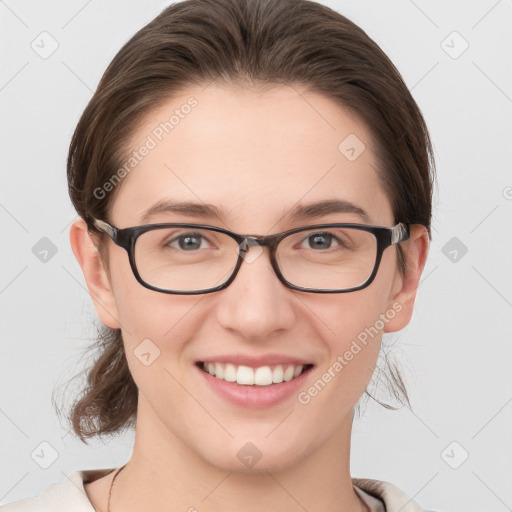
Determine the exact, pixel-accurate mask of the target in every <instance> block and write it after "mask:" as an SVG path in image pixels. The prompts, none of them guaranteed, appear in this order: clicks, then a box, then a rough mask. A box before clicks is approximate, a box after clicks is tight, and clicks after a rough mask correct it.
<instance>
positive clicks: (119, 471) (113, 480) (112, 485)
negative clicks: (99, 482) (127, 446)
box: [107, 463, 128, 512]
mask: <svg viewBox="0 0 512 512" xmlns="http://www.w3.org/2000/svg"><path fill="white" fill-rule="evenodd" d="M126 464H128V463H126ZM126 464H125V465H124V466H122V467H120V468H119V469H118V470H117V471H116V474H115V475H114V478H112V483H111V484H110V491H109V492H108V502H107V512H110V495H111V494H112V488H113V487H114V482H115V480H116V478H117V476H118V475H119V473H121V471H122V470H123V469H124V468H125V467H126Z"/></svg>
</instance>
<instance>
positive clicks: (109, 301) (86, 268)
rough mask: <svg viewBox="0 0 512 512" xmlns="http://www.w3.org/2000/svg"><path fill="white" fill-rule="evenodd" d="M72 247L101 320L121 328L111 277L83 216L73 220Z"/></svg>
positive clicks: (112, 326) (108, 325)
mask: <svg viewBox="0 0 512 512" xmlns="http://www.w3.org/2000/svg"><path fill="white" fill-rule="evenodd" d="M69 240H70V242H71V248H72V249H73V253H74V255H75V258H76V259H77V261H78V264H79V265H80V267H81V268H82V272H83V274H84V277H85V281H86V283H87V288H88V290H89V293H90V295H91V298H92V301H93V303H94V307H95V309H96V313H97V314H98V317H99V318H100V320H101V322H102V323H103V324H105V325H106V326H107V327H110V328H111V329H119V328H120V323H119V314H118V311H117V305H116V302H115V299H114V295H113V293H112V288H111V285H110V278H109V275H108V272H107V271H106V269H105V266H104V264H103V262H102V260H101V257H100V253H99V251H98V248H97V247H96V245H95V242H96V240H93V238H92V237H91V235H90V233H89V230H88V228H87V224H86V222H85V221H84V219H82V218H78V219H77V220H76V221H74V222H73V224H72V225H71V228H70V231H69Z"/></svg>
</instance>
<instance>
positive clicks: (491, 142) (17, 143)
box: [0, 0, 512, 512]
mask: <svg viewBox="0 0 512 512" xmlns="http://www.w3.org/2000/svg"><path fill="white" fill-rule="evenodd" d="M322 3H325V4H326V5H329V6H331V7H333V8H335V9H336V10H338V11H339V12H341V13H342V14H344V15H345V16H347V17H349V18H350V19H352V20H353V21H354V22H355V23H357V24H359V25H360V26H361V27H362V28H363V29H364V30H365V31H367V33H368V34H369V35H370V37H372V38H373V39H374V40H375V41H376V42H377V43H378V44H379V45H380V46H381V47H382V49H383V50H384V51H385V52H386V53H387V54H388V55H389V57H390V58H391V60H392V61H393V62H394V63H395V65H396V66H397V68H398V69H399V70H400V72H401V73H402V75H403V77H404V79H405V81H406V83H407V85H408V86H409V88H410V89H411V90H412V93H413V95H414V97H415V99H416V101H417V102H418V104H419V106H420V108H421V109H422V112H423V113H424V116H425V118H426V121H427V123H428V126H429V128H430V131H431V135H432V138H433V142H434V148H435V152H436V158H437V166H438V174H439V179H438V189H437V192H436V197H435V215H434V222H433V241H432V246H431V251H430V256H429V261H428V264H427V268H426V270H425V273H424V277H423V280H422V283H421V285H420V290H419V295H418V299H417V304H416V309H415V315H414V318H413V320H412V322H411V324H410V325H409V326H408V327H407V328H406V329H405V330H404V331H402V332H401V333H400V334H399V335H397V336H394V338H392V339H391V340H390V342H391V343H392V344H393V353H394V354H395V356H396V358H397V359H398V361H399V363H400V365H401V367H402V368H403V370H404V371H405V376H406V379H407V385H408V390H409V393H410V396H411V401H412V405H413V410H414V412H412V411H411V410H409V409H402V410H400V411H397V412H393V411H387V410H385V409H383V408H381V407H380V406H378V405H377V404H373V403H369V405H368V406H367V407H366V409H365V410H364V416H363V418H362V419H358V420H356V422H355V426H354V435H353V447H352V455H351V457H352V461H351V462H352V475H353V476H358V477H368V478H377V479H382V480H387V481H390V482H392V483H393V484H395V485H396V486H398V487H399V488H400V489H402V490H403V491H404V492H405V493H407V494H408V495H409V496H411V497H414V499H415V500H416V501H417V502H418V503H419V504H420V505H422V506H423V507H425V508H430V509H438V510H446V511H448V510H465V511H467V512H472V511H477V510H484V509H485V510H496V511H501V510H510V509H511V507H512V487H511V486H510V481H511V477H512V450H511V448H512V436H511V435H510V432H511V426H512V403H511V402H512V388H511V382H512V372H511V361H512V357H511V356H512V343H511V342H510V341H511V340H510V328H511V321H510V318H511V312H512V311H511V308H512V290H511V286H510V285H511V282H512V280H511V274H512V270H511V268H512V258H511V256H512V242H511V237H510V220H511V218H512V216H511V213H512V174H511V172H510V169H511V162H512V154H511V146H512V122H511V120H512V117H511V114H512V66H511V62H512V59H511V55H512V30H511V27H512V2H511V1H510V0H501V1H496V0H482V1H462V0H457V1H449V2H447V1H441V0H436V1H426V0H423V1H420V0H416V1H412V0H391V1H386V2H384V1H382V0H372V1H370V0H363V1H361V0H351V1H329V2H322ZM166 5H168V2H164V1H145V2H142V1H134V0H129V1H127V0H123V1H121V0H110V1H109V2H100V1H98V0H89V1H84V0H72V1H67V2H57V1H46V2H37V1H22V0H20V1H14V0H7V1H0V34H1V36H0V43H1V48H0V56H1V65H0V119H1V122H0V141H1V151H0V162H1V163H0V171H1V173H2V175H1V184H2V186H1V187H0V223H1V232H2V244H0V269H1V270H0V316H1V318H0V329H1V351H2V352H1V358H0V365H1V367H0V375H1V379H2V381H1V387H0V398H1V407H0V429H1V432H2V435H1V437H0V460H1V461H2V464H1V467H0V504H3V503H8V502H11V501H14V500H18V499H21V498H23V497H26V496H31V495H35V494H38V493H39V492H41V491H42V489H43V488H44V487H46V486H47V485H48V484H50V483H52V482H60V481H62V480H63V479H64V478H65V474H67V473H69V472H71V471H74V470H77V469H88V468H101V467H114V466H117V465H121V464H123V463H124V462H125V461H126V460H127V459H128V458H129V456H130V453H131V443H132V441H133V435H132V434H131V433H128V434H126V435H124V436H121V437H119V438H117V439H114V440H112V441H111V442H110V443H101V442H91V443H90V446H85V445H84V444H82V443H81V442H80V441H78V440H76V439H75V438H74V437H73V436H72V435H69V432H68V431H69V429H68V427H67V425H66V424H65V423H62V424H61V423H60V422H59V419H58V418H57V416H56V415H55V412H54V410H53V408H52V406H51V403H50V399H51V394H52V391H53V389H54V387H55V386H56V385H62V384H63V383H64V392H66V393H67V394H68V395H69V396H72V395H73V392H76V390H73V389H70V388H67V387H66V385H65V382H66V380H67V379H69V378H70V377H72V376H73V375H75V373H76V372H78V371H79V370H80V369H81V368H83V367H84V365H85V364H86V363H87V361H84V360H83V358H82V357H81V354H82V351H83V348H84V346H85V345H86V343H87V342H88V339H89V337H90V336H91V335H92V334H93V330H92V328H91V322H92V319H93V318H95V313H94V310H93V308H92V303H91V300H90V298H89V296H88V293H87V290H86V287H85V282H84V279H83V276H82V273H81V270H80V268H79V266H78V263H77V262H76V261H75V259H74V256H73V254H72V252H71V248H70V246H69V239H68V229H69V225H70V223H71V222H72V221H73V220H74V218H75V212H74V210H73V208H72V206H71V203H70V201H69V198H68V195H67V188H66V176H65V159H66V154H67V148H68V145H69V141H70V137H71V135H72V132H73V129H74V127H75V125H76V123H77V121H78V118H79V116H80V114H81V112H82V110H83V109H84V107H85V106H86V104H87V102H88V100H89V99H90V97H91V95H92V92H93V90H94V89H95V87H96V85H97V83H98V81H99V79H100V77H101V75H102V73H103V71H104V69H105V67H106V66H107V64H108V63H109V62H110V60H111V59H112V58H113V56H114V55H115V53H116V52H117V51H118V50H119V48H120V47H121V46H122V44H124V42H125V41H126V40H127V39H128V38H129V37H130V36H131V35H132V34H133V33H134V32H135V31H136V30H138V29H139V28H140V27H142V26H143V25H144V24H145V23H147V22H148V21H150V20H151V19H152V18H153V17H154V16H155V15H157V14H158V13H159V12H160V11H161V10H162V9H163V8H164V7H165V6H166ZM44 31H46V32H48V33H49V34H51V38H53V39H54V40H55V41H56V42H57V43H58V48H57V49H56V51H55V52H54V53H53V54H52V55H50V56H46V55H44V56H45V57H47V58H42V56H40V53H39V54H38V53H37V52H36V51H35V50H34V49H33V48H32V47H31V44H32V45H33V46H36V45H39V50H38V51H39V52H41V51H43V48H42V47H43V43H41V38H43V37H44V38H46V39H45V40H44V48H45V49H46V50H48V49H51V44H52V40H51V38H50V37H49V36H40V34H41V33H42V32H44ZM454 31H455V32H457V33H458V35H457V34H453V32H454ZM465 41H466V42H467V43H465ZM466 44H468V45H469V46H468V48H467V49H466V50H465V51H464V52H463V53H461V52H462V50H463V49H464V48H465V46H466ZM36 48H37V46H36ZM44 237H46V238H47V239H49V241H50V242H49V241H48V240H41V239H43V238H44ZM45 249H46V250H48V251H49V252H48V253H47V255H46V261H42V260H41V258H42V257H43V256H44V252H41V251H43V250H45ZM454 251H455V252H454ZM465 251H467V252H465ZM454 442H455V444H452V443H454ZM41 443H49V444H50V445H51V448H50V447H49V446H48V445H46V444H43V445H41ZM53 450H54V451H55V452H53ZM35 453H40V454H41V453H44V454H45V455H44V457H42V458H41V457H39V458H38V457H37V456H35V455H34V454H35ZM52 454H54V455H55V456H56V459H55V460H53V458H52ZM466 455H469V456H468V458H467V459H466V460H464V459H465V457H466ZM36 461H37V462H36ZM48 464H49V467H47V468H46V469H45V468H43V467H41V465H48Z"/></svg>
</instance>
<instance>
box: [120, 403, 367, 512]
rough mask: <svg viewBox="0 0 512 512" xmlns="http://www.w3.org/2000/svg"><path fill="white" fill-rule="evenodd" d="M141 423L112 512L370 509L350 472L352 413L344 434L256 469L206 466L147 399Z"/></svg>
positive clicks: (139, 422) (122, 474)
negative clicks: (357, 493)
mask: <svg viewBox="0 0 512 512" xmlns="http://www.w3.org/2000/svg"><path fill="white" fill-rule="evenodd" d="M137 418H138V419H137V427H136V432H135V444H134V449H133V453H132V457H131V458H130V460H129V461H128V463H127V465H126V467H125V468H124V469H123V471H122V472H121V473H120V474H119V478H116V481H115V486H114V488H113V491H112V496H111V502H110V510H111V512H119V511H120V510H123V511H124V512H131V511H139V510H144V509H145V510H153V511H160V510H162V511H163V510H184V511H190V512H195V511H197V510H204V511H206V510H207V511H209V512H221V511H225V510H241V511H244V512H253V511H254V512H256V511H258V512H260V511H261V510H268V511H276V512H278V511H287V512H292V511H297V512H304V510H307V511H308V512H315V511H317V510H318V511H322V512H323V511H325V510H339V511H344V510H346V511H348V510H350V511H366V510H367V508H366V506H365V505H364V504H363V503H362V502H361V501H360V499H359V498H358V496H357V495H356V493H355V491H354V489H353V485H352V480H351V477H350V471H349V460H350V434H351V427H352V414H350V415H349V416H348V417H347V421H346V424H344V428H343V430H342V431H340V432H336V433H334V434H333V435H332V436H331V437H330V438H329V439H328V440H327V441H326V442H324V443H323V444H321V445H319V446H310V447H309V449H308V450H306V452H305V453H304V452H301V454H300V456H299V457H298V458H295V460H293V457H286V458H287V461H286V462H287V463H285V461H283V460H277V461H272V463H267V464H264V460H265V453H262V454H261V459H260V460H259V461H258V462H257V463H256V464H255V465H254V466H253V467H251V468H244V467H243V465H242V464H238V465H237V466H235V467H229V466H227V467H222V466H221V465H219V464H217V465H216V464H212V463H210V462H209V461H206V460H205V458H204V457H201V456H199V455H198V453H197V451H195V450H192V449H191V448H190V447H189V446H187V445H186V444H185V443H183V442H182V440H181V439H180V438H178V437H177V436H176V435H175V434H173V433H172V432H170V430H169V429H168V428H167V427H166V426H165V425H164V424H163V423H161V422H160V421H159V420H158V419H157V417H156V416H155V415H154V414H153V413H152V411H151V410H150V407H149V404H148V403H147V402H145V401H144V398H143V396H142V394H139V411H138V415H137ZM205 435H208V430H207V429H205ZM239 444H240V443H239ZM243 445H245V443H241V444H240V446H243ZM301 448H303V447H301ZM212 451H215V446H212ZM249 451H250V449H249ZM284 458H285V457H283V459H284ZM267 459H270V457H268V458H267ZM258 468H259V469H258Z"/></svg>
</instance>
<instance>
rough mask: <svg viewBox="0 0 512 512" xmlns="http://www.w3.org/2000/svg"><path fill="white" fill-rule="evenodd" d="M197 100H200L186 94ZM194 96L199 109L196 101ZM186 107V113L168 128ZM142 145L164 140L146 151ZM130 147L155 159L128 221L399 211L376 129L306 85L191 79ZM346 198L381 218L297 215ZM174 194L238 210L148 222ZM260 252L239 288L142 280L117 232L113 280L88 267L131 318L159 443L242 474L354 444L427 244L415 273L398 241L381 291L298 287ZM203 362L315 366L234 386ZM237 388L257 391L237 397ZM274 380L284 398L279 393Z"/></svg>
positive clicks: (110, 311)
mask: <svg viewBox="0 0 512 512" xmlns="http://www.w3.org/2000/svg"><path fill="white" fill-rule="evenodd" d="M190 97H193V98H195V101H196V102H197V103H194V102H189V103H187V101H188V100H189V98H190ZM187 104H189V105H192V104H194V105H195V106H193V107H191V108H186V107H185V108H183V105H187ZM176 110H177V112H175V111H176ZM185 112H188V113H185ZM173 114H175V115H176V116H177V117H175V118H174V119H173V123H174V124H173V125H170V124H167V125H166V124H165V123H166V122H168V121H169V118H170V116H171V115H173ZM176 119H179V121H176ZM161 123H162V124H161ZM148 137H149V138H148ZM347 137H348V139H347ZM150 139H151V141H150ZM363 144H364V146H363ZM142 146H146V147H148V148H149V149H148V150H147V151H145V150H142V151H139V148H141V147H142ZM351 148H353V149H351ZM131 151H138V157H136V158H138V159H140V161H139V162H138V163H137V165H136V166H135V167H133V168H131V169H130V171H129V173H128V175H127V176H126V178H125V179H124V181H123V182H121V185H118V186H119V190H116V194H117V195H116V198H115V201H114V203H113V206H112V210H111V217H110V219H109V221H110V222H111V223H112V224H113V225H114V226H116V227H118V228H125V227H130V226H137V225H141V224H150V223H151V224H152V223H161V222H186V223H200V224H207V225H214V226H219V227H222V228H226V229H229V230H231V231H234V232H236V233H241V234H249V233H250V234H259V235H268V234H274V233H280V232H283V231H286V230H289V229H292V228H295V227H300V226H307V225H313V224H320V223H328V222H354V223H365V224H371V225H381V226H392V225H393V224H394V219H393V214H392V210H391V205H390V201H389V199H388V197H387V196H386V194H385V193H384V191H383V188H382V186H381V183H380V182H379V179H378V173H379V169H378V168H377V162H376V158H375V154H374V152H373V150H372V146H371V140H370V134H369V132H368V131H367V130H366V128H365V127H364V126H363V125H362V124H360V123H359V122H358V121H357V120H356V119H354V118H353V117H351V116H350V115H348V113H347V112H346V111H345V110H344V109H342V108H340V107H339V106H338V105H337V104H336V103H334V102H333V101H331V100H330V99H327V98H326V97H324V96H322V95H319V94H314V93H305V92H304V90H301V89H299V87H293V88H292V87H285V86H275V87H274V88H271V89H270V88H269V89H267V90H265V91H263V92H262V91H258V92H257V91H254V90H246V89H241V88H237V89H234V88H233V89H228V88H221V87H220V86H216V85H213V84H211V85H209V86H208V87H205V88H200V87H190V88H189V89H188V90H186V92H184V93H183V94H182V95H180V96H176V97H174V98H173V99H172V100H171V101H168V102H167V103H165V104H164V105H162V106H161V107H159V108H158V109H157V110H155V111H153V112H151V113H150V114H148V115H147V117H146V118H145V119H144V122H143V123H141V125H140V126H139V127H138V130H137V131H136V134H135V136H134V137H133V139H132V145H131ZM142 153H144V154H145V156H142ZM333 199H339V200H342V201H345V202H348V203H351V204H352V205H355V206H356V207H357V208H359V209H360V210H363V211H364V212H365V213H366V217H363V216H362V215H361V213H360V212H358V211H357V210H356V209H354V211H345V212H344V211H339V212H338V213H326V214H323V215H320V216H316V217H312V218H304V219H300V220H294V221H292V220H289V219H288V218H287V216H286V214H287V213H288V212H290V211H291V210H292V209H293V208H295V207H296V206H297V205H299V204H300V205H308V204H310V203H315V202H318V201H325V200H333ZM160 201H172V202H187V203H197V204H199V205H201V206H204V205H213V206H215V207H216V208H217V209H218V210H220V211H222V215H223V217H222V218H221V219H218V218H213V217H203V216H200V215H199V214H194V215H192V216H191V215H185V214H183V213H177V212H173V211H167V212H166V211H160V213H157V214H154V215H152V216H151V217H149V218H146V219H144V220H143V219H142V216H143V214H144V212H146V211H147V210H148V209H149V208H151V207H152V206H153V205H155V204H156V203H157V202H160ZM413 238H414V237H413ZM422 243H423V245H425V237H423V242H422ZM417 245H418V244H417V243H416V245H415V242H414V241H410V242H406V243H404V249H405V251H406V252H407V251H409V252H411V251H412V253H414V254H419V253H420V252H421V251H419V252H418V251H416V252H414V251H415V249H414V247H416V246H417ZM257 249H258V248H255V249H251V251H255V252H253V254H254V258H252V257H251V258H247V261H245V262H244V263H243V264H242V267H241V269H240V271H239V273H238V275H237V277H236V279H235V280H234V282H232V283H231V285H229V286H228V287H227V288H226V289H224V290H221V291H219V292H214V293H210V294H203V295H189V296H186V295H170V294H164V293H159V292H156V291H152V290H150V289H147V288H145V287H143V286H142V285H141V284H139V283H138V282H137V281H136V279H135V277H134V275H133V273H132V270H131V268H130V265H129V261H128V257H127V254H126V251H125V250H124V249H122V248H120V247H118V246H116V245H115V244H113V243H112V241H111V240H108V255H109V256H108V257H109V263H110V264H109V270H108V272H106V273H103V270H102V269H100V273H101V275H102V276H103V280H102V281H101V283H99V281H95V277H94V275H96V274H94V275H93V273H90V274H89V276H88V275H87V274H86V277H87V280H88V285H89V289H90V290H91V294H92V295H93V298H94V301H95V305H96V307H97V312H98V315H99V316H100V318H101V320H102V321H103V323H105V324H106V325H108V326H109V327H112V328H121V329H122V333H123V339H124V343H125V349H126V355H127V359H128V364H129V367H130V371H131V373H132V375H133V378H134V380H135V383H136V384H137V386H138V388H139V391H140V394H139V410H138V425H137V429H138V430H139V432H144V433H143V434H140V433H139V435H144V436H145V441H144V442H146V443H148V444H151V443H157V444H158V445H160V446H164V445H165V443H167V442H171V443H172V446H174V447H176V446H178V445H179V446H180V447H182V448H183V449H185V450H187V451H188V452H190V453H191V454H195V455H196V456H198V457H200V458H201V459H202V460H203V461H206V462H208V463H211V464H213V465H215V466H218V467H221V468H224V469H226V470H230V471H233V470H234V471H245V470H247V471H248V470H249V469H250V468H251V467H252V464H253V463H254V462H251V461H254V460H257V459H258V457H261V458H260V459H259V460H257V463H256V465H255V468H254V470H269V469H271V468H273V469H275V468H284V467H286V466H288V465H290V464H292V463H294V462H297V461H298V460H300V459H303V458H305V457H313V455H314V453H320V452H319V451H317V450H330V449H331V448H332V449H334V448H336V449H339V448H340V446H344V445H345V443H346V441H347V439H348V438H349V432H350V425H351V423H352V415H353V408H354V405H355V404H356V402H357V401H358V399H359V398H360V396H361V395H362V393H363V392H364V390H365V388H366V386H367V384H368V382H369V380H370V377H371V375H372V372H373V370H374V367H375V363H376V360H377V356H378V353H379V348H380V342H381V335H382V332H383V331H394V330H398V329H400V328H402V327H403V326H404V325H406V324H407V322H408V320H409V317H410V313H411V308H412V300H413V297H414V291H413V290H414V288H415V285H416V284H417V279H418V278H419V271H421V268H419V270H418V268H417V267H418V266H417V265H415V264H414V261H415V256H414V254H413V256H412V260H411V261H413V264H412V267H413V269H415V270H413V274H414V275H412V276H409V277H407V276H408V275H409V274H406V277H405V278H403V277H402V276H401V275H400V274H399V272H398V270H397V264H396V260H397V253H396V247H395V246H392V247H390V248H388V249H386V250H385V251H384V254H383V257H382V261H381V264H380V268H379V271H378V274H377V276H376V278H375V280H374V282H373V283H372V284H371V285H370V286H368V287H367V288H365V289H363V290H359V291H356V292H350V293H340V294H337V293H335V294H316V293H305V292H300V291H296V290H292V289H289V288H287V287H285V286H284V285H283V284H282V283H281V282H280V281H279V279H278V278H277V276H276V275H275V273H274V271H273V269H272V267H271V265H270V260H269V253H268V249H264V250H263V251H261V250H260V251H258V250H257ZM416 260H418V261H419V262H420V263H421V261H420V260H421V257H419V256H418V257H416ZM419 266H420V267H421V266H422V264H420V265H419ZM414 272H416V273H414ZM411 297H412V298H411ZM202 361H208V362H218V363H227V362H231V363H235V367H236V366H237V364H236V362H237V361H239V362H240V364H242V363H244V366H252V367H263V366H266V365H269V366H270V367H271V370H273V369H274V368H275V367H276V366H277V365H278V364H279V362H281V361H282V363H283V364H284V369H286V367H287V366H288V365H289V364H294V363H296V364H301V363H307V364H309V365H313V367H312V369H311V370H309V371H308V372H306V373H304V374H303V375H301V376H300V377H299V379H300V381H298V382H299V384H298V385H297V383H295V382H294V381H293V380H292V381H290V382H285V383H283V384H272V385H270V386H256V385H253V386H250V385H240V384H236V383H231V384H228V383H226V382H225V381H222V383H221V384H222V386H221V387H222V389H226V388H227V392H226V393H227V394H225V393H223V392H221V391H219V386H218V384H219V379H216V377H214V376H211V375H208V376H207V374H206V373H205V372H204V371H203V370H202V369H200V368H199V366H198V363H199V362H202ZM336 363H337V364H336ZM223 366H224V365H223ZM329 376H330V378H329ZM319 380H320V381H321V382H320V383H318V381H319ZM315 383H316V387H315ZM280 386H282V387H283V389H284V387H285V386H288V387H289V389H290V390H291V391H289V392H288V393H282V392H281V391H279V389H280V388H279V387H280ZM234 388H237V389H238V390H242V392H243V393H244V394H245V395H244V396H245V398H243V396H242V395H240V394H239V395H237V397H238V398H237V397H235V396H234V391H233V390H234ZM315 390H316V391H315ZM232 392H233V393H232ZM273 392H276V393H277V398H276V399H275V400H274V402H271V401H267V402H266V400H269V394H270V393H273ZM262 395H265V396H263V397H262ZM248 443H250V444H248ZM251 457H252V459H251Z"/></svg>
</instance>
